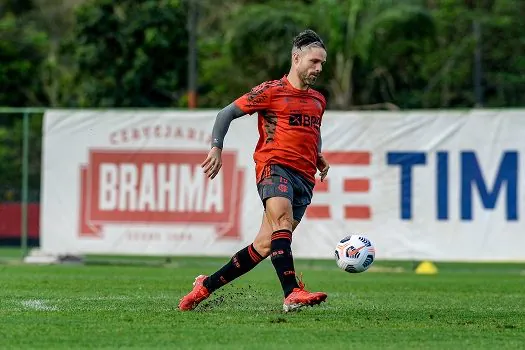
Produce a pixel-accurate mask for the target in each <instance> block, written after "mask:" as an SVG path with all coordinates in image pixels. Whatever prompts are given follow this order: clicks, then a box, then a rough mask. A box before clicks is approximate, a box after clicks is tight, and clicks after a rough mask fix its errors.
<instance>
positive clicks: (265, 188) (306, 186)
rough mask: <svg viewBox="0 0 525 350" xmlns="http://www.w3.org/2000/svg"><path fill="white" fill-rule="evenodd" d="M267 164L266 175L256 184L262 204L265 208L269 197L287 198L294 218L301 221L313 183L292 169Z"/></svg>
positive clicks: (310, 199)
mask: <svg viewBox="0 0 525 350" xmlns="http://www.w3.org/2000/svg"><path fill="white" fill-rule="evenodd" d="M268 166H269V167H270V170H269V171H268V172H266V173H267V174H268V175H267V176H266V177H265V178H263V179H262V180H261V181H260V182H259V183H258V184H257V191H258V192H259V197H261V200H262V202H263V205H264V206H265V208H266V200H267V199H268V198H271V197H285V198H288V199H289V200H290V202H292V210H293V218H294V220H296V221H297V222H299V221H301V219H302V218H303V215H304V213H305V211H306V207H307V206H308V205H309V204H310V203H311V202H312V195H313V190H314V184H312V183H311V182H309V181H307V180H306V179H305V178H304V177H303V176H301V175H300V174H299V173H298V172H297V171H295V170H293V169H290V168H287V167H284V166H282V165H277V164H272V165H268Z"/></svg>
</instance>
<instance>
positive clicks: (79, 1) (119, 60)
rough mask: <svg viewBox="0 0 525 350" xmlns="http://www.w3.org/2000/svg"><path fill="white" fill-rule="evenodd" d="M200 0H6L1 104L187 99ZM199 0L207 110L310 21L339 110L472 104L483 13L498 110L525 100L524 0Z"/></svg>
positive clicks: (10, 142) (487, 99)
mask: <svg viewBox="0 0 525 350" xmlns="http://www.w3.org/2000/svg"><path fill="white" fill-rule="evenodd" d="M188 1H190V0H115V1H113V0H31V1H30V0H16V1H14V0H0V82H1V84H0V105H4V106H11V107H16V106H20V107H21V106H52V107H185V106H187V93H186V91H187V85H188V84H187V76H188V72H187V64H188V62H187V55H188V32H187V20H188ZM197 3H198V7H199V23H198V42H197V44H198V70H199V72H198V90H199V98H198V102H199V106H200V107H210V108H219V107H221V106H224V105H226V104H228V103H230V102H231V101H232V100H233V99H235V98H236V97H238V96H239V95H240V94H242V93H244V92H246V91H248V90H249V89H250V88H251V87H253V86H254V85H256V84H259V83H260V82H262V81H263V80H268V79H278V78H280V77H282V76H283V75H284V74H286V73H287V72H288V70H289V64H290V49H291V42H292V38H293V37H294V36H295V35H296V34H297V33H299V32H300V31H302V30H304V29H305V28H311V29H314V30H316V31H318V32H319V34H320V35H321V36H322V37H323V38H324V41H325V43H326V45H327V47H328V61H327V64H326V65H325V66H324V71H323V74H322V75H321V78H320V79H319V81H318V85H317V89H319V90H320V91H321V92H323V93H324V94H325V95H326V97H327V100H328V107H329V109H345V110H351V109H385V108H401V109H417V108H469V107H472V106H474V105H475V103H476V101H475V95H474V79H473V74H474V68H473V67H474V52H475V50H476V40H475V37H474V35H473V23H474V21H477V23H479V24H480V27H481V40H480V42H479V43H478V47H479V49H480V52H481V67H482V74H483V79H482V85H483V86H482V87H483V100H484V104H485V106H488V107H518V106H525V75H524V74H523V72H525V26H524V25H523V18H525V1H516V0H483V1H481V0H480V1H473V0H463V1H462V0H403V1H399V0H373V1H372V0H290V1H281V0H229V1H222V2H219V1H217V0H197ZM7 118H8V117H7V116H0V183H1V184H2V185H4V186H5V185H8V186H11V185H12V186H15V187H16V188H18V186H19V178H20V177H19V176H20V175H19V174H20V155H21V148H20V147H21V135H20V130H21V125H20V123H21V121H20V120H15V119H12V118H11V119H7ZM36 120H37V119H35V121H32V123H37V121H36ZM37 124H38V123H37ZM37 124H32V128H33V129H32V130H33V131H32V136H31V137H35V139H31V147H32V151H34V152H35V155H34V156H33V155H32V157H34V158H32V161H31V165H32V166H33V167H34V168H32V169H31V171H32V172H34V174H35V175H34V176H35V177H34V178H33V177H32V178H31V181H32V184H33V185H34V186H36V187H38V182H39V181H37V180H38V171H39V170H38V169H39V160H38V158H37V155H39V154H40V153H39V150H38V149H37V147H39V146H38V145H39V144H40V141H39V139H37V137H40V136H39V135H40V129H39V128H38V125H37ZM32 174H33V173H32ZM31 176H33V175H31Z"/></svg>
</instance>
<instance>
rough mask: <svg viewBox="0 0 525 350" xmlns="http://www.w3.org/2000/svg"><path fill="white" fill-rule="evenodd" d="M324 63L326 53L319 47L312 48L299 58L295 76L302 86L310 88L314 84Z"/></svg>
mask: <svg viewBox="0 0 525 350" xmlns="http://www.w3.org/2000/svg"><path fill="white" fill-rule="evenodd" d="M325 62H326V51H325V50H324V49H323V48H321V47H312V48H310V49H309V50H307V51H306V52H304V53H303V54H302V55H301V56H300V58H299V61H298V64H297V75H298V76H299V78H300V79H301V81H302V82H303V84H304V85H306V86H311V85H313V84H314V83H315V81H316V80H317V77H319V74H321V71H322V70H323V64H324V63H325Z"/></svg>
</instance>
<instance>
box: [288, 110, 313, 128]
mask: <svg viewBox="0 0 525 350" xmlns="http://www.w3.org/2000/svg"><path fill="white" fill-rule="evenodd" d="M288 124H289V125H290V126H304V127H311V128H314V129H317V130H320V129H321V118H319V117H316V116H314V115H306V114H298V113H297V114H291V115H290V116H289V118H288Z"/></svg>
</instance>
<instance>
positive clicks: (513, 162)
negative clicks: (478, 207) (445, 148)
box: [386, 151, 519, 221]
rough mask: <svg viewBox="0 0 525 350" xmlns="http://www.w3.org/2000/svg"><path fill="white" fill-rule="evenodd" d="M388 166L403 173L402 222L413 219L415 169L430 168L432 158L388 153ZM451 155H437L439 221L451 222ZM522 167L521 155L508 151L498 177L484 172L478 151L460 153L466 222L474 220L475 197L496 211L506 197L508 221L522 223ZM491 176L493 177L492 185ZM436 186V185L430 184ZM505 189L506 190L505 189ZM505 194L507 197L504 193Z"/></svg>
mask: <svg viewBox="0 0 525 350" xmlns="http://www.w3.org/2000/svg"><path fill="white" fill-rule="evenodd" d="M386 159H387V165H389V166H398V167H399V170H400V174H399V178H400V184H399V188H400V194H399V198H400V208H401V213H400V217H401V219H402V220H410V219H412V198H413V193H412V179H413V169H414V168H415V167H418V166H419V167H421V166H423V167H424V166H427V163H428V162H430V161H431V160H430V157H427V153H425V152H388V153H387V157H386ZM449 164H450V162H449V152H436V154H435V165H436V174H435V182H434V183H435V190H436V191H435V193H436V211H437V212H436V218H437V219H438V220H448V219H449V216H450V215H449V203H450V197H451V196H450V189H449V187H450V181H451V180H452V179H451V178H450V176H449ZM518 164H519V153H518V152H517V151H506V152H503V154H502V155H501V158H500V161H499V165H498V166H497V169H496V171H495V174H494V175H492V174H487V173H486V169H485V172H484V171H483V170H482V168H481V166H480V163H479V160H478V158H477V156H476V153H475V152H472V151H463V152H460V154H459V179H458V181H459V183H458V188H459V193H458V195H459V196H458V197H459V203H460V205H459V209H460V213H459V214H460V215H459V216H460V218H461V220H463V221H471V220H473V202H474V199H473V198H474V194H475V193H476V192H477V194H478V195H479V198H480V201H481V204H482V206H483V207H484V208H485V209H495V208H496V204H497V203H498V198H499V197H501V196H503V195H505V197H506V198H505V199H506V200H505V202H502V200H500V201H499V203H500V205H501V204H502V203H504V204H505V216H506V219H507V221H517V220H518V197H519V196H518V189H519V186H518V179H519V177H518V169H519V167H518ZM488 176H494V177H493V179H494V180H493V183H492V185H490V183H488V181H487V177H488ZM430 184H431V185H432V182H430ZM504 188H505V191H504V190H503V189H504ZM502 192H504V194H502Z"/></svg>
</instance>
